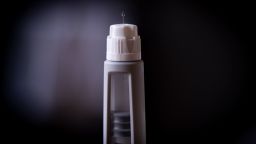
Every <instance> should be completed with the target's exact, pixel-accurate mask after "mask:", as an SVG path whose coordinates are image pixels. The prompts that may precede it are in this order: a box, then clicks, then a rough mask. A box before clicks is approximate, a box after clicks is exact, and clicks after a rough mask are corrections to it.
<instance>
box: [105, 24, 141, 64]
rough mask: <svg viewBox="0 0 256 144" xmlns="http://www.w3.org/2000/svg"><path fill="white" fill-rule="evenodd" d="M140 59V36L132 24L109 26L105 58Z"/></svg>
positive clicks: (115, 59)
mask: <svg viewBox="0 0 256 144" xmlns="http://www.w3.org/2000/svg"><path fill="white" fill-rule="evenodd" d="M140 59H141V45H140V36H139V35H138V31H137V26H136V25H133V24H115V25H111V26H110V31H109V36H108V37H107V60H111V61H136V60H140Z"/></svg>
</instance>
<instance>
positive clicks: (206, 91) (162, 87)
mask: <svg viewBox="0 0 256 144" xmlns="http://www.w3.org/2000/svg"><path fill="white" fill-rule="evenodd" d="M59 4H63V5H68V6H71V7H77V6H79V5H91V4H96V5H102V6H104V5H108V7H111V5H115V7H113V9H115V10H114V11H116V12H121V11H122V9H125V10H126V12H127V13H126V15H127V17H128V18H127V22H128V23H134V24H136V25H138V28H139V34H140V36H141V38H142V54H143V55H142V57H143V60H144V62H145V86H146V118H147V119H146V120H147V143H148V144H160V143H162V144H163V143H168V144H169V143H170V144H171V143H172V144H180V143H204V144H211V143H212V144H216V143H225V144H226V143H232V144H233V143H234V144H253V143H255V142H256V125H255V118H254V117H255V116H254V115H255V112H256V111H255V104H254V103H255V101H254V100H253V98H252V95H250V94H249V84H248V79H249V70H248V67H249V63H248V60H249V59H248V54H247V53H248V49H249V47H250V45H249V42H250V40H249V39H250V33H251V31H252V24H251V22H252V19H253V18H254V17H255V16H253V13H252V12H253V9H252V8H251V5H252V4H250V3H248V2H246V1H240V2H239V1H238V2H234V1H218V0H217V1H216V0H215V1H211V0H210V1H195V0H194V1H184V0H181V1H152V2H150V1H143V0H140V1H128V0H126V1H99V0H96V1H71V0H53V1H40V0H39V1H29V0H21V1H8V2H7V3H5V4H4V5H3V7H4V9H5V12H4V13H3V14H4V18H3V21H2V22H1V23H3V24H4V27H2V28H3V31H4V34H3V36H4V44H5V45H4V46H3V47H1V51H2V52H1V55H2V56H1V58H2V64H3V65H2V66H1V69H2V71H3V74H4V75H3V85H2V88H3V89H2V90H3V93H2V94H1V121H2V122H1V128H0V131H1V136H0V137H1V140H0V142H1V143H11V142H26V143H42V142H46V143H51V142H58V143H60V142H67V143H90V144H94V143H95V144H99V143H102V105H101V104H102V86H103V85H102V78H103V75H102V74H103V61H104V59H105V38H106V36H107V34H108V28H109V25H110V24H113V23H118V21H117V20H116V19H118V17H117V18H116V19H115V20H113V21H112V20H111V19H110V20H108V25H105V27H104V29H105V31H104V33H105V35H102V38H101V39H100V43H102V47H103V49H102V50H101V52H100V55H97V56H95V57H101V58H100V59H97V60H98V61H96V62H95V63H96V65H97V66H98V67H97V68H95V71H96V77H97V78H98V79H99V80H98V79H97V80H96V81H97V83H96V84H95V89H93V86H91V87H90V89H93V90H94V91H99V93H97V94H98V95H95V97H98V99H96V100H95V101H94V103H95V105H94V106H93V107H95V109H99V111H97V112H95V113H94V114H91V115H85V116H84V117H83V120H84V122H79V125H75V126H74V125H73V124H69V123H68V124H67V123H66V121H69V120H66V121H65V122H63V124H59V122H60V121H61V122H62V120H63V119H65V118H66V117H65V118H62V117H61V118H55V119H51V118H49V119H46V120H44V121H43V122H41V120H40V119H41V118H38V119H39V120H38V119H36V120H35V119H33V118H31V116H27V115H31V113H29V112H26V110H25V112H24V111H22V112H21V111H20V110H19V106H17V105H20V104H19V102H20V101H22V100H20V99H18V100H17V99H16V100H13V98H12V97H14V95H15V96H18V97H21V98H22V97H23V96H24V95H26V93H27V92H26V91H25V92H16V91H17V90H16V89H15V88H16V86H14V85H15V83H16V82H15V81H16V78H17V77H19V72H20V71H19V70H22V69H23V68H24V67H23V66H25V65H26V62H23V63H22V64H19V61H20V59H19V57H16V55H19V54H20V52H22V54H25V55H26V53H29V51H26V50H25V51H23V47H22V46H19V45H20V44H21V45H22V43H23V42H22V39H23V37H22V36H21V33H22V32H21V27H20V26H21V25H22V23H24V22H25V21H26V19H28V18H29V17H30V16H31V15H34V14H36V13H37V12H38V11H39V10H38V9H40V8H42V7H44V8H46V9H47V7H51V6H52V5H59ZM88 9H89V8H88ZM111 14H112V13H111ZM117 15H118V14H117ZM129 17H130V19H129ZM131 17H133V18H131ZM105 19H107V18H105ZM25 32H26V31H25ZM95 43H97V42H95ZM13 63H15V66H10V65H12V64H13ZM13 67H14V68H13ZM90 68H91V66H89V63H88V64H87V65H86V66H85V69H90ZM92 69H93V68H92ZM87 74H90V73H89V72H88V73H87ZM17 79H19V78H17ZM71 79H72V78H71ZM86 86H89V85H85V87H86ZM66 88H69V87H68V86H67V87H66ZM88 89H89V88H88ZM10 97H11V98H10ZM10 99H11V100H10ZM87 103H90V102H89V101H86V102H85V104H87ZM22 106H23V105H22ZM22 106H21V107H22ZM90 108H91V107H90ZM32 109H33V106H32ZM63 111H64V113H65V109H64V110H63ZM88 111H90V109H88ZM91 111H93V110H91ZM27 113H29V114H27ZM35 113H37V112H35ZM32 115H33V113H32ZM32 117H33V116H32Z"/></svg>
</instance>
